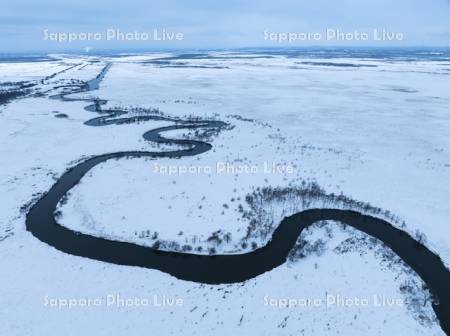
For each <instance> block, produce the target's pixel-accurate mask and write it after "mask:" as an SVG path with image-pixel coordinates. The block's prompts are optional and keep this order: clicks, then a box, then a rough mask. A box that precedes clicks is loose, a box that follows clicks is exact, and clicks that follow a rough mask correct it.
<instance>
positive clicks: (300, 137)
mask: <svg viewBox="0 0 450 336" xmlns="http://www.w3.org/2000/svg"><path fill="white" fill-rule="evenodd" d="M164 56H167V55H163V54H159V55H139V56H128V57H120V58H108V59H106V58H105V59H102V60H101V62H92V63H91V62H90V59H89V58H86V57H82V58H81V57H80V58H76V57H74V56H71V57H70V58H68V57H61V56H60V57H61V59H58V60H56V61H54V62H48V64H47V63H30V64H28V63H27V64H26V65H23V64H22V65H21V66H22V67H23V68H25V69H26V71H25V72H24V73H23V74H22V75H20V78H19V77H18V76H19V74H18V72H20V69H21V68H20V67H18V66H13V67H8V65H5V64H1V66H0V73H2V76H3V74H4V76H5V77H2V81H3V78H7V79H8V81H19V80H39V79H43V78H45V77H47V76H50V75H52V74H53V73H55V72H58V71H61V70H64V69H65V68H69V67H72V66H73V68H70V69H69V70H67V71H65V72H62V73H60V74H58V75H56V76H54V77H52V78H49V79H48V80H45V81H43V82H42V83H40V85H39V89H38V90H40V92H43V93H44V95H43V96H41V97H28V98H23V99H18V100H15V101H13V102H12V103H10V104H8V105H6V106H4V107H0V125H1V133H0V141H1V144H2V146H1V148H0V151H1V152H0V155H1V157H2V158H4V160H5V163H4V164H3V165H2V170H1V171H0V188H1V190H2V195H4V196H3V197H2V211H1V213H0V244H1V245H2V249H0V251H1V252H0V253H1V258H2V260H4V262H3V263H2V270H1V272H2V277H1V280H0V282H1V286H0V288H1V289H0V295H1V297H2V302H3V304H2V305H1V307H0V316H1V318H0V322H1V323H0V334H8V335H21V334H36V335H37V334H43V333H47V334H50V335H53V334H58V333H60V332H61V331H62V330H64V332H65V333H67V334H79V333H80V332H81V331H84V332H90V331H92V329H93V328H95V329H96V330H97V331H96V332H97V333H99V334H105V335H106V334H111V333H113V334H117V333H120V334H122V333H125V332H128V333H129V334H132V335H135V334H141V333H142V332H153V331H155V330H158V332H159V333H160V334H162V335H169V334H174V335H176V334H179V333H180V332H183V333H184V334H192V335H195V334H217V335H220V334H224V335H225V334H229V333H230V332H241V333H242V334H244V335H247V334H255V335H273V334H286V335H291V334H300V335H301V334H304V335H323V334H330V335H335V334H343V335H352V334H354V335H359V334H367V335H378V334H381V333H383V334H386V333H387V334H408V335H440V334H442V331H440V328H439V325H438V324H437V322H436V321H435V318H434V313H433V311H432V309H431V306H430V302H429V301H427V302H426V304H425V306H424V307H421V308H420V309H419V308H418V305H417V304H413V303H414V301H413V303H411V302H410V303H408V304H405V305H402V306H395V307H375V306H374V305H369V307H360V306H359V307H355V306H353V307H333V306H328V307H326V306H323V305H322V306H319V307H296V308H280V307H274V306H272V305H266V304H265V303H266V301H265V298H266V299H267V298H273V299H281V298H323V297H325V296H326V295H327V293H328V294H330V295H341V296H344V297H359V298H361V297H363V298H373V296H374V295H377V296H380V297H381V296H384V297H386V298H400V299H402V300H406V301H410V299H411V297H414V298H416V297H422V296H423V297H424V298H426V297H427V293H426V291H423V290H422V289H421V288H420V287H421V280H420V279H418V277H417V276H416V275H414V274H412V273H411V272H410V270H409V269H408V267H406V266H405V265H402V263H401V262H399V261H396V262H391V263H389V262H386V261H383V260H384V259H383V257H382V256H383V255H384V254H383V253H382V252H379V251H385V252H384V253H386V250H387V249H386V248H384V247H383V246H381V245H377V246H378V247H377V248H373V246H372V245H370V244H368V243H367V239H364V234H358V233H356V232H353V231H352V230H349V229H347V230H342V228H340V227H339V226H337V227H336V225H334V226H333V225H331V224H327V225H330V226H331V227H335V228H333V229H330V231H331V232H333V234H332V235H331V236H332V238H330V235H328V236H327V235H326V234H325V233H324V232H323V228H313V229H312V230H311V237H312V238H314V239H313V240H314V241H317V240H318V239H321V241H324V244H323V247H322V248H321V249H320V251H321V253H310V254H308V255H306V256H304V257H302V258H293V260H291V261H290V262H288V263H286V264H285V265H283V266H281V267H279V268H277V269H275V270H272V271H271V272H268V273H265V274H263V275H261V276H259V277H257V278H255V279H252V280H249V281H246V282H245V283H242V284H235V285H227V286H209V285H208V286H206V285H200V284H195V283H190V282H185V281H180V280H177V279H175V278H173V277H171V276H169V275H166V274H163V273H161V272H159V271H153V270H148V269H139V268H132V267H123V266H115V265H110V264H105V263H101V262H97V261H92V260H88V259H83V258H79V257H74V256H71V255H66V254H63V253H61V252H58V251H56V250H54V249H53V248H50V247H48V246H46V245H45V244H43V243H41V242H40V241H38V240H36V239H35V238H34V237H32V236H31V235H30V234H29V233H28V232H26V231H25V226H24V222H25V213H24V211H22V212H21V211H20V209H21V207H22V206H24V205H25V204H27V203H29V202H30V201H31V200H33V199H35V198H36V197H38V194H40V193H43V192H45V191H47V190H48V189H49V187H50V186H51V185H52V184H53V183H54V181H55V179H57V178H58V176H60V175H61V174H62V173H63V172H64V171H65V170H66V169H67V168H68V167H71V166H73V165H74V164H75V162H77V161H79V160H80V159H82V158H84V157H88V156H91V155H97V154H103V153H109V152H117V151H123V150H146V151H160V150H164V148H161V147H159V146H156V145H154V144H151V143H148V142H146V141H145V140H144V139H142V134H143V133H144V132H145V131H147V130H149V129H153V128H156V127H162V126H165V125H168V124H169V123H168V122H154V121H152V122H145V123H140V124H126V125H110V126H104V127H89V126H86V125H83V122H84V121H86V120H88V119H91V118H93V117H94V116H95V114H93V113H92V112H88V111H85V110H84V109H83V108H84V107H85V106H86V105H87V104H86V102H62V101H60V100H54V99H49V98H48V95H49V94H50V92H53V91H54V90H52V89H53V87H54V86H58V85H62V84H64V83H67V82H68V81H71V80H87V79H91V78H94V77H95V76H96V75H97V74H98V72H99V71H100V69H101V68H102V67H103V66H104V64H105V62H112V64H113V66H112V67H111V69H110V70H109V72H108V73H107V75H106V77H105V79H104V81H103V82H102V83H101V84H100V89H99V90H97V91H94V92H88V93H86V94H83V95H84V96H90V97H92V96H96V97H100V98H101V99H106V100H108V103H107V106H123V107H127V108H132V107H143V108H149V107H151V108H158V109H159V110H160V111H162V112H163V113H164V114H166V115H169V116H176V117H185V116H196V117H202V118H210V119H211V118H214V119H218V120H222V121H226V122H227V123H229V125H230V126H231V127H229V128H228V129H226V130H223V131H221V132H220V133H219V134H218V135H216V136H213V137H211V139H208V140H207V141H208V142H210V143H212V145H213V149H212V150H211V151H209V152H206V153H204V154H202V155H200V156H197V157H185V158H182V159H158V160H149V159H120V160H113V161H108V162H106V163H103V164H101V165H99V166H97V167H95V168H94V169H93V170H92V171H91V172H90V173H89V174H88V175H87V176H86V177H85V178H83V180H82V182H81V183H80V184H79V185H78V186H76V187H75V188H73V189H72V190H71V192H70V193H69V195H68V198H67V202H66V203H65V204H60V207H59V209H58V210H59V212H60V217H59V222H60V223H61V224H62V225H65V226H67V227H70V228H71V229H73V230H77V231H81V232H84V233H89V234H92V235H97V236H105V237H108V238H110V239H115V240H122V241H133V242H136V243H138V244H142V245H150V246H152V245H153V244H154V243H155V241H156V240H159V241H161V242H163V243H165V244H163V246H162V248H164V249H168V250H170V249H177V248H179V247H180V246H182V245H186V244H189V245H192V246H193V247H201V250H200V249H199V250H196V253H210V251H211V248H214V250H215V251H218V252H220V253H241V252H242V251H248V250H251V249H253V248H255V247H256V246H261V245H263V244H264V243H265V242H266V241H267V239H268V238H269V237H268V236H260V237H258V236H254V237H251V239H250V240H248V243H249V244H247V245H245V246H243V245H242V241H243V238H244V237H245V236H246V234H247V228H248V226H249V223H248V220H246V218H243V216H242V214H243V212H245V211H246V210H249V209H248V204H247V203H246V196H247V195H248V194H249V193H251V192H252V191H254V190H255V188H257V187H263V186H280V187H287V186H301V185H302V182H304V181H306V182H308V183H309V182H316V183H317V184H318V185H320V186H321V187H322V188H324V189H325V190H326V192H328V193H335V194H339V193H343V194H344V195H346V196H349V197H351V198H353V199H356V200H359V201H363V202H368V203H371V204H372V205H374V206H377V207H380V208H382V209H385V210H388V211H389V212H390V213H392V214H394V215H395V216H396V217H397V218H399V221H398V222H397V223H395V224H396V225H401V224H400V223H403V222H404V223H405V228H404V229H405V230H406V231H408V232H410V233H411V234H413V235H414V234H416V232H420V233H422V234H424V235H425V236H426V237H427V239H426V245H427V246H428V247H429V248H430V249H432V250H433V251H435V252H436V253H438V254H439V255H440V256H441V258H442V259H443V260H444V261H445V262H446V263H447V265H450V241H449V240H448V236H449V234H450V227H449V223H448V218H449V215H450V204H449V203H448V202H447V199H448V195H450V184H448V183H446V181H449V180H450V154H449V151H450V138H449V137H448V130H449V129H450V117H449V115H448V103H449V102H450V93H449V92H448V85H449V84H450V79H449V78H450V77H449V75H450V73H449V72H448V68H449V66H448V62H447V63H445V62H438V61H433V62H431V61H425V60H418V61H403V60H394V61H392V60H391V61H389V62H388V61H383V60H376V59H375V60H374V59H348V58H346V59H331V60H330V59H326V60H318V59H308V58H292V57H284V56H276V57H272V56H271V57H267V58H252V55H246V54H241V55H239V56H240V57H235V56H236V55H232V54H227V53H224V54H215V58H205V59H199V58H194V59H182V60H173V61H170V62H168V63H167V61H166V62H160V61H158V60H156V61H155V59H158V58H161V57H164ZM95 60H96V61H98V58H96V59H95ZM317 62H321V63H317ZM313 63H317V64H313ZM330 63H331V64H330ZM333 63H334V64H341V63H351V64H353V65H359V66H358V67H355V66H353V67H349V66H333ZM62 64H63V65H64V64H65V65H64V66H62ZM18 69H19V70H18ZM15 77H17V79H16V78H15ZM5 81H6V80H5ZM56 91H57V90H56ZM83 95H78V96H83ZM57 113H64V114H66V115H67V116H68V118H62V119H60V118H55V114H57ZM164 136H167V137H173V138H180V137H189V138H193V139H195V135H194V134H189V132H183V131H173V132H168V133H166V134H164ZM225 164H228V165H229V168H228V170H227V171H219V172H218V171H217V169H218V168H219V169H220V167H221V166H222V165H225ZM274 165H275V166H277V167H278V168H279V169H277V170H276V171H273V170H271V171H268V170H267V168H268V167H270V168H272V167H273V166H274ZM241 166H245V167H256V168H255V169H254V171H252V172H251V173H248V172H240V173H239V172H236V171H233V169H238V168H239V167H241ZM265 166H266V169H265ZM183 167H194V168H195V170H196V171H195V172H194V173H192V172H184V173H183V172H182V171H180V169H183ZM165 168H166V169H169V168H172V169H175V170H176V172H175V173H172V174H167V173H166V172H164V171H161V170H164V169H165ZM207 169H211V170H212V171H211V172H209V171H206V170H207ZM157 170H158V171H157ZM255 170H256V171H255ZM313 205H317V204H313ZM263 207H264V208H265V210H266V212H267V213H269V215H270V216H269V217H270V220H271V221H272V222H273V224H274V225H275V226H276V225H277V224H278V222H279V221H280V220H281V219H282V217H283V216H285V215H288V214H290V213H294V212H297V211H299V210H302V209H303V207H302V205H301V204H300V202H299V203H297V204H286V203H281V204H280V203H273V204H264V205H263ZM218 231H220V233H219V234H218V235H219V236H220V237H223V235H224V234H227V233H229V234H230V236H229V237H231V239H230V241H229V242H226V243H222V244H217V243H216V241H215V240H211V239H209V240H208V238H210V237H211V236H214V234H216V235H217V232H218ZM155 233H157V235H156V236H155ZM306 234H307V233H305V235H306ZM358 235H359V236H360V237H361V239H360V240H358V241H357V243H355V245H356V246H357V247H358V248H357V249H350V250H348V251H347V250H345V249H344V251H345V252H342V251H343V249H339V248H336V247H337V246H340V245H342V244H344V243H343V242H345V241H346V240H348V239H349V237H355V236H358ZM311 237H309V239H312V238H311ZM326 237H328V238H326ZM252 243H253V244H252ZM371 246H372V247H371ZM365 251H366V252H365ZM377 251H378V252H377ZM405 283H406V284H408V286H409V287H408V286H406V287H407V288H413V289H414V290H413V291H412V292H413V294H405V291H404V290H402V288H403V289H404V288H405ZM118 293H119V294H120V295H123V296H124V297H139V298H149V297H151V298H152V299H153V295H158V296H159V297H162V296H163V295H165V296H166V297H170V298H173V297H178V298H182V299H183V305H182V307H171V308H168V307H166V308H162V307H150V308H149V307H122V308H117V307H116V308H114V307H105V306H101V307H89V308H86V307H84V308H83V307H76V308H71V309H68V308H62V309H57V308H52V307H47V306H45V304H44V303H45V302H44V301H45V299H44V298H45V296H46V295H48V297H50V298H86V297H88V298H97V297H104V296H106V295H108V294H118ZM411 295H412V296H411ZM11 307H14V309H11ZM79 321H83V322H79ZM100 321H105V323H104V324H102V326H101V328H99V326H100ZM75 325H77V329H75V328H74V327H73V328H70V326H75ZM68 326H69V328H67V327H68Z"/></svg>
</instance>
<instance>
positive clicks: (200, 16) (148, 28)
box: [0, 0, 450, 52]
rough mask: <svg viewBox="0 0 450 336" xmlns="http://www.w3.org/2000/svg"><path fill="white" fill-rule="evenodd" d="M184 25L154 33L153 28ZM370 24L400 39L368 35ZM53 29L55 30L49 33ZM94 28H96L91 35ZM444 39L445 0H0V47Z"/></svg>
mask: <svg viewBox="0 0 450 336" xmlns="http://www.w3.org/2000/svg"><path fill="white" fill-rule="evenodd" d="M109 28H111V29H119V30H120V31H122V32H134V31H138V32H149V33H150V34H151V36H150V37H149V39H148V40H146V41H125V42H124V41H117V40H115V39H114V38H112V39H111V40H110V41H106V38H105V37H106V30H107V29H109ZM45 29H48V33H53V34H54V33H70V32H71V33H89V32H90V33H101V34H103V36H102V38H101V40H95V39H94V40H92V39H91V41H75V42H71V43H68V42H57V41H52V40H47V41H45V40H44V38H45V34H44V30H45ZM154 29H157V31H158V33H159V37H161V33H162V29H166V31H168V32H170V33H182V34H183V39H182V40H176V41H167V40H166V41H153V40H152V39H153V37H154V35H153V30H154ZM326 29H333V30H339V31H341V32H354V31H357V32H362V33H364V32H369V33H370V34H371V36H370V37H371V39H370V40H369V41H348V40H347V41H326V39H325V38H322V39H321V40H320V41H314V40H313V41H311V40H310V41H295V42H291V43H287V42H285V43H280V42H277V41H274V40H265V34H264V31H266V32H270V33H289V32H291V33H317V32H318V33H323V37H324V36H325V32H326ZM373 29H379V31H381V30H382V29H385V30H387V31H389V32H397V33H402V34H403V35H404V37H403V40H402V41H400V40H396V41H393V42H392V41H383V42H378V41H373V39H372V37H373V36H372V32H373ZM53 36H55V35H53ZM97 36H98V35H97ZM318 44H319V45H324V44H326V45H339V44H341V45H354V46H365V45H377V44H383V45H388V46H389V45H392V46H394V45H400V46H401V45H413V46H450V0H340V1H337V0H277V1H274V0H270V1H269V0H254V1H245V0H226V1H211V0H151V1H149V0H128V1H122V0H119V1H111V0H108V1H107V0H77V1H72V0H68V1H49V0H40V1H32V0H1V2H0V52H23V51H25V52H26V51H63V50H82V49H83V48H86V47H90V48H93V49H94V50H95V49H122V50H126V49H159V48H168V49H171V48H221V47H223V48H230V47H256V46H292V47H302V46H309V45H318Z"/></svg>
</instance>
